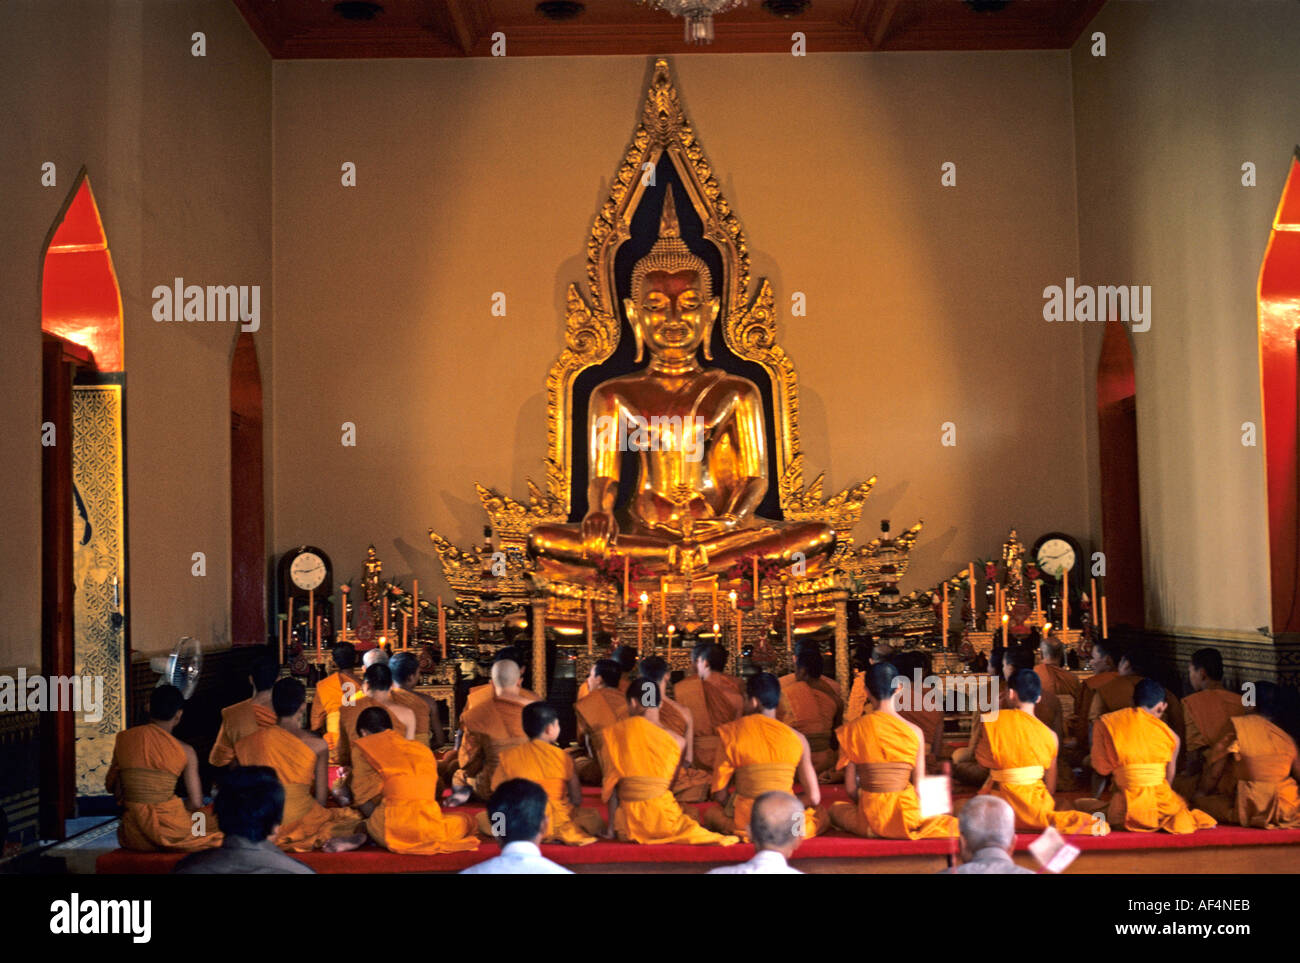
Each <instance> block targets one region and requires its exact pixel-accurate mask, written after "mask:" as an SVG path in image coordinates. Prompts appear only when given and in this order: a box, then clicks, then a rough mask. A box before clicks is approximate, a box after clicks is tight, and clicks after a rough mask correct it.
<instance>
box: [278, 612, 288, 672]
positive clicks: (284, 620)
mask: <svg viewBox="0 0 1300 963" xmlns="http://www.w3.org/2000/svg"><path fill="white" fill-rule="evenodd" d="M277 621H278V622H279V623H280V664H281V665H284V650H285V639H286V638H287V636H288V634H289V633H288V631H287V629H288V626H289V617H288V616H287V615H281V616H280V617H279V619H277Z"/></svg>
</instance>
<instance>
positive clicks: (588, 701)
mask: <svg viewBox="0 0 1300 963" xmlns="http://www.w3.org/2000/svg"><path fill="white" fill-rule="evenodd" d="M622 675H623V673H622V670H620V669H619V667H618V663H617V662H615V661H614V660H613V659H598V660H597V661H596V662H595V663H594V664H593V665H592V667H591V672H590V673H589V674H588V676H587V682H586V685H587V688H588V693H587V695H585V696H583V697H582V698H580V699H579V700H578V701H577V702H575V703H574V704H573V712H574V715H575V716H577V720H578V743H579V745H580V747H581V748H582V749H584V750H585V751H586V755H583V756H580V757H579V758H577V759H576V760H574V765H575V767H576V769H577V772H578V778H579V779H580V780H581V781H582V782H585V783H586V784H587V785H589V786H599V785H600V783H601V777H600V734H601V732H602V731H603V730H605V729H607V728H609V727H610V726H612V725H613V724H614V723H616V722H618V721H619V720H621V719H626V718H627V699H626V697H625V696H624V695H623V692H622V691H621V690H620V689H619V687H618V685H619V681H620V679H621V678H622Z"/></svg>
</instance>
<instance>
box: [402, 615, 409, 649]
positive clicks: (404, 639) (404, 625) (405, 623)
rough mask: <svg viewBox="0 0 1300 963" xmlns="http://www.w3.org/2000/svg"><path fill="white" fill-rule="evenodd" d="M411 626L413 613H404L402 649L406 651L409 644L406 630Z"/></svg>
mask: <svg viewBox="0 0 1300 963" xmlns="http://www.w3.org/2000/svg"><path fill="white" fill-rule="evenodd" d="M410 624H411V613H410V612H403V613H402V648H403V649H405V648H406V647H407V644H408V642H407V635H406V630H407V629H408V628H409V627H410Z"/></svg>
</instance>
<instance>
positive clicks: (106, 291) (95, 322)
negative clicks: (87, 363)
mask: <svg viewBox="0 0 1300 963" xmlns="http://www.w3.org/2000/svg"><path fill="white" fill-rule="evenodd" d="M41 330H42V331H44V332H46V333H47V334H52V335H54V336H55V337H58V338H62V339H64V340H66V341H71V342H73V343H74V344H78V345H80V346H82V347H83V348H86V349H88V350H89V351H90V352H91V353H92V354H93V355H94V359H95V370H97V371H99V372H101V373H103V374H107V373H110V372H116V371H121V370H123V356H122V296H121V294H120V293H119V292H118V288H117V276H116V274H115V273H114V271H113V260H112V257H111V256H110V254H109V253H108V240H107V239H106V238H105V236H104V224H103V222H102V221H101V220H100V218H99V207H98V206H97V205H96V204H95V196H94V194H93V193H92V192H91V189H90V178H89V177H87V176H86V174H85V172H84V171H83V172H82V173H81V174H80V175H79V176H78V178H77V184H76V186H75V187H74V189H73V194H72V200H71V201H70V202H69V203H68V206H67V207H66V208H65V209H64V211H63V216H62V220H61V221H60V222H59V223H58V226H57V227H56V228H55V229H54V235H53V237H51V239H50V243H49V246H48V247H47V248H46V251H45V262H44V266H43V271H42V275H41Z"/></svg>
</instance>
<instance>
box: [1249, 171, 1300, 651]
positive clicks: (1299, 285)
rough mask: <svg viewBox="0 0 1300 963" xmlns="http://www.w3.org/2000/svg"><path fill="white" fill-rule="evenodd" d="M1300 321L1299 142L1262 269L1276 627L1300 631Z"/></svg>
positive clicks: (1262, 367)
mask: <svg viewBox="0 0 1300 963" xmlns="http://www.w3.org/2000/svg"><path fill="white" fill-rule="evenodd" d="M1297 326H1300V147H1297V148H1296V153H1295V156H1294V157H1293V158H1292V160H1291V170H1290V173H1289V175H1288V176H1287V179H1286V185H1285V186H1284V187H1283V188H1282V200H1281V201H1280V202H1279V203H1278V206H1277V214H1276V215H1275V216H1274V218H1273V230H1272V233H1271V234H1270V235H1269V239H1268V247H1267V249H1266V250H1265V251H1264V263H1263V265H1261V267H1260V270H1259V380H1260V391H1261V395H1262V404H1263V411H1264V456H1265V473H1266V477H1267V482H1268V548H1269V576H1270V581H1271V591H1270V597H1271V599H1272V618H1273V632H1274V633H1275V634H1281V633H1283V632H1298V631H1300V614H1298V613H1297V605H1296V601H1297V599H1296V596H1297V591H1296V589H1297V584H1296V583H1297V580H1298V579H1300V559H1298V558H1297V533H1296V524H1297V518H1296V499H1297V494H1298V493H1297V480H1296V471H1297V462H1296V427H1297V420H1296V404H1297V395H1296V358H1297V353H1296V330H1297Z"/></svg>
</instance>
